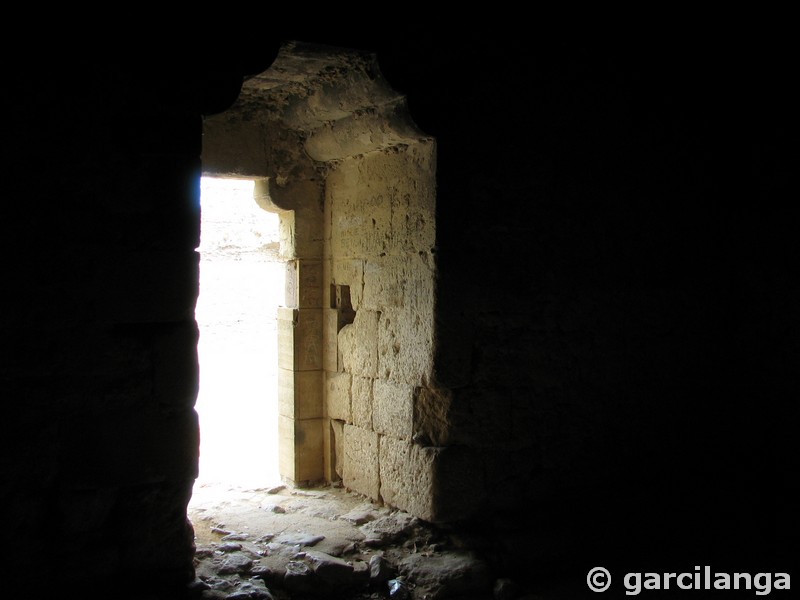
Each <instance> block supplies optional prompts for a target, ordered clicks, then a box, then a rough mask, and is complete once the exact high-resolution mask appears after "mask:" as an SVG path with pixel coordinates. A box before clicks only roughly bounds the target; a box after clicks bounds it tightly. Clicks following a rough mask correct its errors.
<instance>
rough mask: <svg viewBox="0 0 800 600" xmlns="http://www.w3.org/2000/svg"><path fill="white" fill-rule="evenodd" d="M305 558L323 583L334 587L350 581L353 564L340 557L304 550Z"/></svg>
mask: <svg viewBox="0 0 800 600" xmlns="http://www.w3.org/2000/svg"><path fill="white" fill-rule="evenodd" d="M306 558H308V560H309V562H310V563H311V568H312V569H313V570H314V573H315V574H316V575H317V577H319V579H321V580H322V581H324V582H325V583H328V584H330V585H332V586H334V587H341V586H345V585H347V584H349V583H352V580H353V565H351V564H349V563H347V562H345V561H343V560H342V559H341V558H336V557H334V556H331V555H330V554H325V553H324V552H319V551H316V550H309V551H308V552H306Z"/></svg>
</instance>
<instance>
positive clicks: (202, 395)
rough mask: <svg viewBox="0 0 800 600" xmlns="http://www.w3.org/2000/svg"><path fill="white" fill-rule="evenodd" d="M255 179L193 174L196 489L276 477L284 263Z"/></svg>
mask: <svg viewBox="0 0 800 600" xmlns="http://www.w3.org/2000/svg"><path fill="white" fill-rule="evenodd" d="M254 184H255V182H254V181H253V180H248V179H230V178H213V177H202V178H201V186H200V205H201V229H200V245H199V247H198V248H197V251H198V253H199V254H200V292H199V295H198V299H197V305H196V309H195V318H196V320H197V325H198V328H199V334H200V335H199V341H198V345H197V353H198V362H199V366H200V385H199V392H198V395H197V402H196V410H197V413H198V417H199V420H200V461H199V476H198V479H197V480H196V482H195V492H197V491H199V488H218V489H220V490H224V489H229V488H231V487H243V488H248V487H265V486H270V485H275V484H277V483H279V482H280V475H279V472H278V381H277V374H278V341H277V313H278V306H279V305H281V304H282V302H283V297H284V279H285V264H284V263H283V262H282V261H281V260H280V258H279V253H278V250H279V241H278V239H279V217H278V214H276V213H270V212H267V211H265V210H264V209H262V208H260V207H259V206H258V205H257V204H256V202H255V200H254V197H253V189H254ZM198 497H199V495H198V494H197V493H195V494H194V495H193V498H198Z"/></svg>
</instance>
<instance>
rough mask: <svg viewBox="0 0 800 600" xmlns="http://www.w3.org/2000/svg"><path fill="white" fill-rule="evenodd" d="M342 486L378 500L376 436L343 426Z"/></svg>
mask: <svg viewBox="0 0 800 600" xmlns="http://www.w3.org/2000/svg"><path fill="white" fill-rule="evenodd" d="M343 469H344V477H343V480H344V485H345V486H346V487H348V488H350V489H352V490H355V491H356V492H358V493H359V494H364V495H365V496H367V497H369V498H372V499H373V500H377V499H378V498H380V479H379V473H378V434H377V433H374V432H372V431H367V430H365V429H361V428H360V427H354V426H353V425H345V426H344V464H343Z"/></svg>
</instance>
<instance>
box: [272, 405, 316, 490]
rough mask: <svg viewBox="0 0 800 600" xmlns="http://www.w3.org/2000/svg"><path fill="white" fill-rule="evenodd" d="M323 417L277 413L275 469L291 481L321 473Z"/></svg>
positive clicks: (308, 478) (312, 478) (310, 477)
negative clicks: (300, 416)
mask: <svg viewBox="0 0 800 600" xmlns="http://www.w3.org/2000/svg"><path fill="white" fill-rule="evenodd" d="M322 423H323V419H303V420H300V419H290V418H289V417H285V416H283V415H279V416H278V469H279V471H280V475H281V477H283V478H285V479H287V480H289V481H291V482H294V483H300V482H304V481H318V480H320V479H322V476H323V431H322Z"/></svg>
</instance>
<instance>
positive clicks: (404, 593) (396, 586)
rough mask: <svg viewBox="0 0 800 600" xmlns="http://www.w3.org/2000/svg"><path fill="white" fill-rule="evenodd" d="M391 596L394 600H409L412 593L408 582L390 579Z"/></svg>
mask: <svg viewBox="0 0 800 600" xmlns="http://www.w3.org/2000/svg"><path fill="white" fill-rule="evenodd" d="M388 586H389V598H391V599H392V600H408V598H409V597H410V595H411V594H410V593H409V591H408V584H407V583H406V582H405V581H403V580H402V579H390V580H389V581H388Z"/></svg>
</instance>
